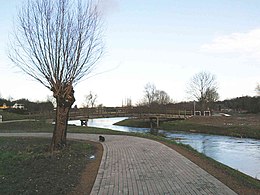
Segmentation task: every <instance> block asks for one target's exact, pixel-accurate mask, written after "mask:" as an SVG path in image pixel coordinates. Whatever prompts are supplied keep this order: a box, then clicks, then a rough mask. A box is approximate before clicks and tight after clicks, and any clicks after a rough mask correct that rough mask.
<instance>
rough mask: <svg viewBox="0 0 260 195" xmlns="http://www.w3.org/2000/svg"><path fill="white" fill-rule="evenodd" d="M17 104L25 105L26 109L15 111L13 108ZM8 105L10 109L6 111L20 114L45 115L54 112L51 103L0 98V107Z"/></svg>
mask: <svg viewBox="0 0 260 195" xmlns="http://www.w3.org/2000/svg"><path fill="white" fill-rule="evenodd" d="M15 103H17V104H23V105H24V109H23V110H19V109H13V108H12V106H13V105H14V104H15ZM4 104H5V105H6V106H7V107H8V108H7V109H6V110H8V111H11V112H18V113H45V112H50V111H53V109H54V107H53V104H52V103H51V102H50V101H46V102H31V101H29V100H27V99H19V100H15V101H11V100H7V99H3V98H0V106H3V105H4Z"/></svg>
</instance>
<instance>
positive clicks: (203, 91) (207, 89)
mask: <svg viewBox="0 0 260 195" xmlns="http://www.w3.org/2000/svg"><path fill="white" fill-rule="evenodd" d="M187 93H188V94H189V95H190V96H192V97H193V98H195V99H196V100H197V101H198V102H199V103H200V104H201V109H202V111H205V110H206V108H207V107H208V105H209V104H210V103H212V102H215V101H217V100H218V98H219V95H218V92H217V82H216V78H215V76H214V75H212V74H210V73H208V72H200V73H198V74H195V75H194V76H193V77H192V78H191V80H190V83H189V86H188V90H187Z"/></svg>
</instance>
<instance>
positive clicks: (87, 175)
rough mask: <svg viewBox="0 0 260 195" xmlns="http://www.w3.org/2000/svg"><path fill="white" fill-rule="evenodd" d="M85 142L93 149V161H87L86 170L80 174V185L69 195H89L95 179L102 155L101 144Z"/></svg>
mask: <svg viewBox="0 0 260 195" xmlns="http://www.w3.org/2000/svg"><path fill="white" fill-rule="evenodd" d="M87 142H88V143H90V144H91V145H93V146H94V147H95V159H94V160H89V162H88V163H87V165H86V168H85V169H84V171H83V173H82V176H81V180H80V183H79V184H78V185H77V186H76V188H75V189H74V190H73V191H72V192H71V193H70V194H71V195H77V194H90V192H91V190H92V187H93V185H94V183H95V180H96V177H97V173H98V169H99V166H100V163H101V159H102V155H103V146H102V144H100V143H97V142H91V141H87Z"/></svg>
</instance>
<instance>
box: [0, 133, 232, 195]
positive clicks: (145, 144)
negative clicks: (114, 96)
mask: <svg viewBox="0 0 260 195" xmlns="http://www.w3.org/2000/svg"><path fill="white" fill-rule="evenodd" d="M6 135H7V134H0V136H6ZM12 135H14V136H42V137H49V136H51V134H48V133H40V134H12ZM68 138H72V139H83V140H91V141H97V140H98V135H88V134H68ZM105 138H106V141H105V142H104V143H102V144H103V147H104V153H103V157H102V162H101V165H100V168H99V171H98V175H97V178H96V181H95V184H94V187H93V189H92V192H91V195H97V194H98V195H103V194H104V195H105V194H111V195H117V194H133V195H137V194H138V195H141V194H142V195H144V194H147V195H155V194H160V195H161V194H173V195H174V194H185V195H186V194H194V195H195V194H197V195H198V194H207V195H208V194H214V195H215V194H221V195H223V194H236V193H235V192H234V191H232V190H231V189H229V188H228V187H227V186H226V185H224V184H223V183H221V182H220V181H219V180H217V179H216V178H214V177H213V176H211V175H210V174H208V173H207V172H206V171H204V170H203V169H201V168H200V167H198V166H197V165H195V164H194V163H192V162H191V161H190V160H188V159H187V158H185V157H183V156H182V155H180V154H179V153H177V152H176V151H174V150H172V149H170V148H168V147H167V146H165V145H163V144H161V143H158V142H155V141H152V140H148V139H143V138H138V137H131V136H119V135H105Z"/></svg>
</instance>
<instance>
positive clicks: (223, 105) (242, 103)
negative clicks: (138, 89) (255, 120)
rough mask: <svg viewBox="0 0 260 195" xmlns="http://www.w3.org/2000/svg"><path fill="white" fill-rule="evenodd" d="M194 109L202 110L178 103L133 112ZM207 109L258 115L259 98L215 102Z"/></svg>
mask: <svg viewBox="0 0 260 195" xmlns="http://www.w3.org/2000/svg"><path fill="white" fill-rule="evenodd" d="M194 106H195V109H196V110H197V111H205V110H202V108H201V106H200V103H199V102H193V101H189V102H179V103H170V104H166V105H159V104H152V105H150V106H149V107H148V106H138V107H135V109H134V112H136V111H139V112H144V113H146V112H147V113H148V112H151V113H174V114H176V113H178V112H180V111H188V112H189V113H192V112H193V110H194ZM208 106H209V107H208V108H207V109H208V110H210V111H213V112H214V111H215V112H239V113H242V112H243V113H260V97H250V96H244V97H238V98H233V99H229V100H224V101H217V102H214V103H210V104H209V105H208Z"/></svg>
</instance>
